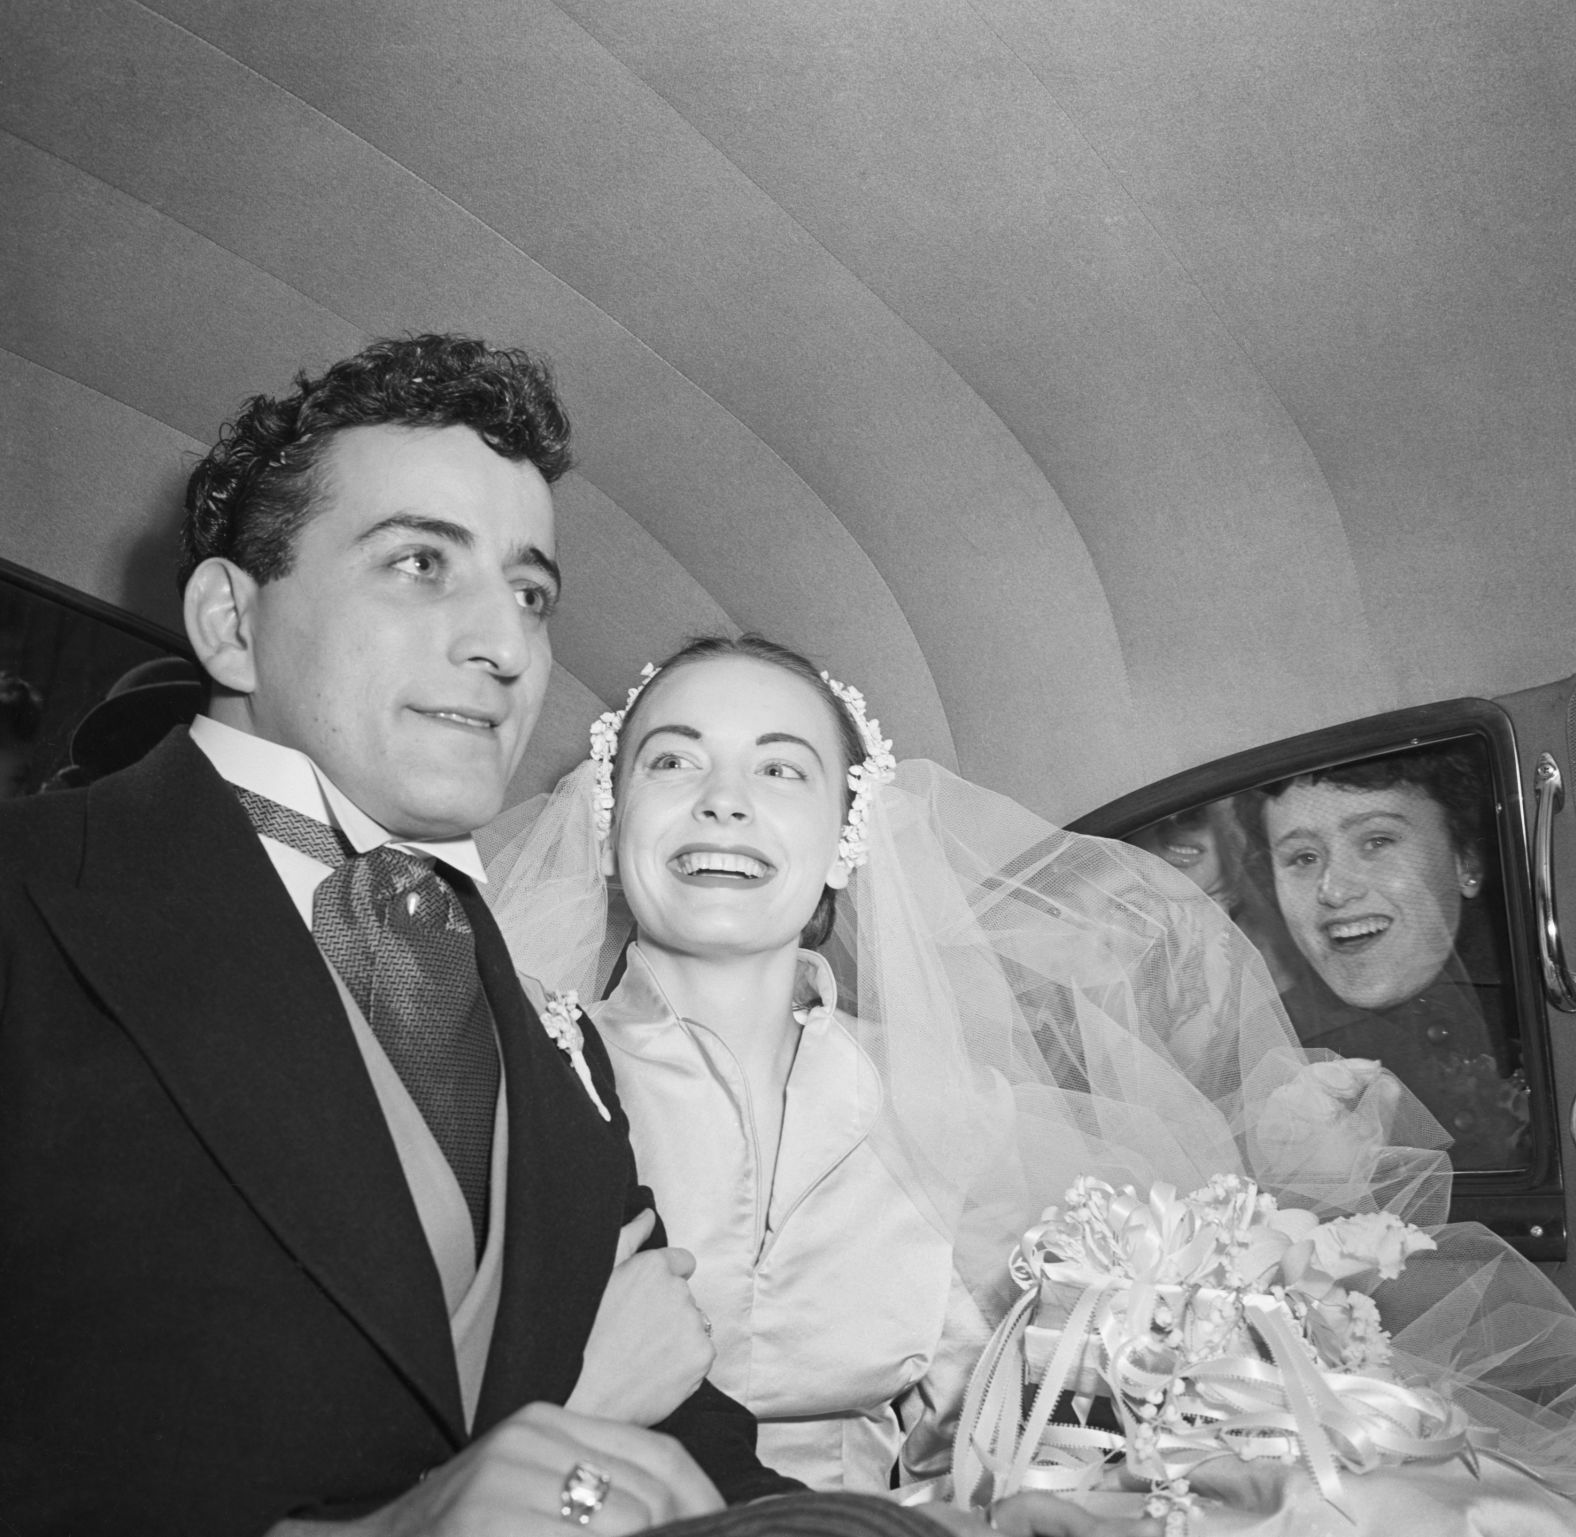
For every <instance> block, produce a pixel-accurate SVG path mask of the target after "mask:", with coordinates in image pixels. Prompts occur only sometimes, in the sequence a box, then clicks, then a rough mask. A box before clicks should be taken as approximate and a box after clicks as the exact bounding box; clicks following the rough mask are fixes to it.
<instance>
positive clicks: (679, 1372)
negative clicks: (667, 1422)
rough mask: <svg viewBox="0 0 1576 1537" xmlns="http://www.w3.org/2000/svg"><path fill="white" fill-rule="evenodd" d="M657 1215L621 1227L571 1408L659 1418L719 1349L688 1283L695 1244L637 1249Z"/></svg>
mask: <svg viewBox="0 0 1576 1537" xmlns="http://www.w3.org/2000/svg"><path fill="white" fill-rule="evenodd" d="M656 1220H657V1219H656V1213H655V1212H653V1211H651V1210H649V1209H648V1210H646V1211H643V1212H641V1214H640V1215H639V1216H638V1217H636V1218H634V1219H633V1220H632V1221H630V1222H627V1223H625V1225H624V1229H623V1231H622V1232H621V1233H620V1234H619V1237H618V1252H617V1254H616V1255H615V1257H614V1261H613V1273H612V1275H611V1276H609V1277H608V1282H607V1287H606V1289H605V1290H604V1291H603V1293H602V1302H601V1305H600V1306H599V1307H598V1308H597V1312H596V1322H595V1323H593V1324H592V1326H591V1337H590V1338H589V1339H588V1340H587V1341H586V1348H585V1357H584V1362H583V1364H582V1366H581V1368H580V1378H579V1380H578V1381H577V1382H576V1383H575V1390H574V1392H573V1393H571V1394H570V1395H569V1399H568V1402H567V1404H566V1406H565V1407H567V1408H570V1409H573V1410H576V1411H577V1412H579V1413H581V1414H594V1415H600V1416H603V1417H605V1418H607V1419H612V1420H623V1421H624V1422H625V1423H626V1424H630V1425H655V1424H656V1423H657V1421H658V1420H661V1419H665V1418H667V1416H668V1415H670V1414H671V1413H672V1412H673V1411H674V1410H675V1409H677V1408H678V1406H679V1405H680V1404H681V1403H683V1402H684V1400H685V1399H686V1398H688V1397H689V1396H690V1394H691V1393H693V1392H694V1391H695V1389H696V1388H698V1387H699V1386H700V1384H701V1381H702V1379H703V1378H704V1377H705V1375H706V1373H707V1372H708V1371H710V1369H711V1363H712V1361H713V1360H714V1359H715V1358H716V1352H715V1351H714V1350H713V1349H712V1348H711V1339H710V1336H709V1335H708V1333H707V1329H706V1319H705V1315H704V1314H702V1312H701V1310H700V1309H699V1308H698V1307H696V1305H695V1299H694V1298H693V1297H692V1296H691V1295H690V1289H689V1277H690V1276H691V1275H693V1274H694V1272H695V1256H694V1255H693V1254H691V1253H690V1252H689V1250H688V1249H672V1248H669V1249H647V1250H646V1251H645V1252H644V1253H640V1252H638V1251H639V1250H640V1246H641V1244H643V1243H644V1242H645V1241H646V1239H647V1238H649V1237H650V1236H651V1230H652V1228H653V1226H654V1225H655V1224H656Z"/></svg>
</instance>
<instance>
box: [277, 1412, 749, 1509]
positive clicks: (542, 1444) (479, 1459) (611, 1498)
mask: <svg viewBox="0 0 1576 1537" xmlns="http://www.w3.org/2000/svg"><path fill="white" fill-rule="evenodd" d="M581 1463H585V1464H588V1465H589V1467H590V1468H591V1469H593V1470H597V1471H600V1472H601V1473H603V1474H606V1475H608V1476H609V1477H610V1478H611V1483H609V1484H608V1485H607V1489H606V1492H605V1494H604V1495H603V1496H602V1499H601V1503H600V1505H599V1506H598V1507H597V1508H596V1510H595V1512H594V1516H595V1525H594V1528H593V1530H594V1531H595V1532H596V1533H597V1537H625V1534H626V1533H630V1532H643V1531H645V1530H646V1528H647V1527H650V1526H659V1525H661V1524H662V1523H664V1522H667V1521H679V1520H684V1519H687V1518H688V1517H690V1516H703V1515H709V1514H711V1513H712V1512H713V1511H718V1510H721V1509H722V1498H721V1496H720V1495H718V1493H717V1491H716V1489H715V1488H714V1487H713V1486H712V1483H711V1480H710V1479H708V1478H707V1477H706V1475H705V1474H704V1473H702V1472H701V1470H700V1469H699V1468H698V1467H696V1466H695V1464H694V1462H693V1461H691V1460H690V1455H689V1453H688V1452H686V1451H685V1450H684V1448H683V1447H682V1446H680V1445H679V1443H678V1442H677V1441H674V1440H672V1439H671V1438H670V1437H668V1436H663V1435H658V1434H657V1433H656V1432H655V1431H651V1430H642V1429H640V1428H638V1427H636V1426H633V1425H618V1424H614V1423H612V1422H611V1421H609V1420H594V1419H590V1418H588V1417H586V1416H585V1415H582V1414H572V1413H570V1411H569V1410H567V1409H560V1408H558V1407H556V1406H555V1405H553V1404H527V1405H526V1407H525V1408H523V1409H521V1410H519V1411H518V1412H517V1413H515V1414H513V1415H511V1416H510V1417H509V1418H508V1419H507V1420H505V1421H504V1422H503V1423H502V1424H501V1425H499V1426H498V1427H497V1428H496V1429H494V1430H493V1431H491V1432H490V1433H489V1434H488V1435H486V1436H484V1437H483V1438H482V1439H481V1440H480V1441H478V1442H477V1443H476V1444H475V1445H474V1446H471V1447H469V1448H467V1449H466V1450H465V1451H464V1452H462V1453H461V1454H460V1455H459V1456H458V1457H456V1458H454V1460H453V1461H452V1462H446V1463H445V1464H444V1465H443V1466H442V1467H441V1468H434V1469H433V1471H432V1472H431V1473H430V1474H429V1475H428V1476H427V1477H426V1478H424V1479H423V1480H422V1481H421V1482H420V1483H419V1484H417V1485H416V1487H415V1488H414V1489H412V1490H411V1491H410V1492H409V1493H408V1494H406V1495H404V1496H403V1497H402V1498H400V1499H398V1500H396V1501H395V1502H394V1503H393V1504H392V1505H385V1506H384V1507H383V1509H382V1510H380V1511H377V1512H376V1513H375V1514H373V1515H371V1516H366V1517H364V1518H362V1519H361V1520H359V1521H350V1522H345V1523H342V1524H336V1525H334V1526H332V1527H329V1526H324V1525H321V1524H318V1523H314V1522H294V1521H286V1522H284V1523H282V1524H281V1525H279V1526H276V1527H274V1528H273V1530H272V1531H271V1532H270V1533H269V1537H307V1534H308V1533H313V1534H325V1533H327V1532H330V1531H332V1532H333V1533H334V1534H335V1537H564V1534H565V1532H566V1531H573V1530H575V1527H574V1525H573V1524H572V1522H567V1521H566V1520H565V1519H564V1517H563V1514H562V1511H563V1503H564V1492H565V1482H566V1480H567V1479H568V1477H569V1475H570V1472H571V1471H572V1470H573V1469H574V1468H575V1467H576V1466H577V1465H578V1464H581Z"/></svg>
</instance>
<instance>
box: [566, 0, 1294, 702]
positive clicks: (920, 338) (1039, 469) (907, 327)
mask: <svg viewBox="0 0 1576 1537" xmlns="http://www.w3.org/2000/svg"><path fill="white" fill-rule="evenodd" d="M553 3H554V9H555V10H557V11H558V12H559V14H560V15H562V16H563V17H564V19H565V20H566V21H568V22H569V23H570V25H572V26H573V27H575V28H576V29H577V30H578V31H580V32H581V33H583V34H584V35H585V37H586V38H587V39H588V40H589V41H590V42H591V43H592V44H593V45H594V46H595V47H596V48H598V49H599V50H600V51H601V52H602V54H603V55H604V56H605V57H606V58H608V59H610V60H611V61H612V62H613V63H614V64H616V65H617V67H618V68H619V69H620V70H622V71H623V73H624V74H625V75H626V76H628V77H629V79H631V80H632V81H634V82H635V83H636V84H638V85H639V86H640V87H641V88H642V89H643V90H645V91H646V92H647V93H648V94H649V95H650V96H652V97H654V98H655V99H656V100H658V101H660V102H661V103H662V104H663V106H664V107H666V109H667V110H668V112H670V113H671V114H672V116H673V118H674V120H675V121H676V122H677V123H678V124H679V125H681V127H682V128H683V129H685V130H687V131H688V132H689V133H691V134H692V135H694V137H695V138H697V139H698V140H700V141H701V142H702V143H703V144H705V145H706V146H707V147H708V148H709V149H710V150H711V152H712V153H713V154H715V155H716V156H718V158H719V159H721V160H722V161H723V162H724V163H725V164H727V165H728V166H730V167H732V169H733V170H734V172H735V173H736V174H737V175H738V176H739V177H740V178H741V179H742V180H743V181H745V182H747V183H748V184H749V185H750V186H751V187H753V188H754V189H755V190H756V191H757V192H758V193H759V194H760V195H761V196H762V197H763V198H765V200H766V201H767V202H768V203H769V204H770V205H771V206H772V207H773V208H774V209H775V210H776V211H777V212H778V213H779V214H780V215H781V216H782V218H783V219H785V220H786V221H787V222H788V223H789V224H791V225H792V226H793V228H794V229H796V230H798V231H799V232H800V234H802V235H803V236H804V238H805V239H806V240H808V241H809V242H810V243H811V244H812V245H814V246H815V247H816V249H817V250H819V251H821V252H822V253H823V254H824V255H825V256H826V258H827V260H828V261H830V262H832V263H834V264H835V265H836V266H837V268H838V269H839V270H840V271H842V272H845V273H847V275H848V277H849V278H850V279H851V280H852V281H853V282H854V283H855V284H857V285H858V287H859V288H860V290H861V291H862V292H864V293H866V294H868V295H869V296H870V297H871V299H873V300H874V301H875V302H876V303H877V304H878V305H880V307H881V308H882V310H884V311H885V312H886V314H887V315H888V316H890V317H891V319H892V320H893V321H894V322H896V324H897V325H898V326H899V327H901V328H902V330H903V331H904V332H905V333H906V334H907V335H909V336H910V337H912V338H913V339H914V340H915V341H916V342H917V343H918V344H919V345H920V346H921V347H922V348H924V350H925V351H926V352H927V353H929V355H930V356H931V357H933V358H934V359H935V360H936V361H937V362H938V363H939V364H940V365H941V366H942V368H943V369H944V370H945V371H946V372H947V373H948V374H950V375H951V376H952V377H953V378H954V379H956V380H957V382H958V383H959V384H960V385H961V386H962V387H963V388H964V389H965V390H967V391H968V393H969V394H970V395H971V396H972V397H973V398H974V399H975V400H976V401H977V402H978V403H979V405H980V407H981V409H982V410H983V411H984V412H985V414H986V415H987V416H989V417H990V418H991V420H992V421H994V422H995V423H996V425H997V426H998V427H999V428H1000V429H1001V430H1002V432H1004V433H1005V434H1006V435H1007V438H1008V439H1009V440H1010V441H1011V442H1012V443H1013V444H1015V445H1016V447H1017V449H1018V451H1019V453H1020V454H1022V456H1023V458H1024V460H1025V461H1026V462H1027V463H1028V464H1029V465H1031V466H1032V467H1033V469H1034V472H1035V474H1036V475H1037V476H1038V477H1039V479H1040V480H1041V481H1042V482H1043V483H1044V485H1045V488H1046V490H1047V491H1049V492H1050V494H1051V495H1052V497H1054V498H1055V501H1056V505H1057V506H1058V507H1060V508H1061V509H1062V512H1063V514H1064V516H1065V518H1066V522H1067V526H1068V528H1069V530H1070V531H1071V533H1072V534H1073V536H1074V537H1075V538H1076V539H1077V541H1078V544H1079V546H1080V548H1082V550H1083V552H1084V555H1085V557H1086V558H1087V560H1088V561H1089V569H1090V571H1091V572H1093V573H1094V575H1095V578H1096V580H1097V582H1098V583H1099V587H1100V594H1101V598H1102V600H1103V601H1104V603H1105V609H1106V614H1107V616H1108V617H1110V619H1111V633H1112V635H1113V636H1114V637H1115V640H1116V654H1117V657H1118V659H1119V661H1120V664H1121V673H1122V682H1123V685H1124V687H1125V689H1126V692H1127V697H1128V698H1129V699H1130V700H1131V699H1132V697H1133V689H1132V671H1131V669H1130V667H1129V665H1128V659H1127V652H1126V648H1125V644H1124V642H1123V640H1122V637H1121V635H1120V632H1119V631H1118V628H1117V625H1116V621H1115V612H1114V609H1113V608H1112V605H1111V598H1110V593H1109V590H1108V588H1107V585H1106V581H1105V578H1104V577H1103V576H1102V575H1101V573H1100V568H1099V564H1098V562H1096V560H1095V558H1094V554H1093V552H1092V551H1091V550H1090V548H1089V544H1088V541H1087V540H1086V539H1085V538H1084V534H1083V530H1082V529H1081V528H1079V526H1078V522H1077V519H1076V518H1074V517H1073V515H1072V512H1071V510H1070V509H1069V507H1068V505H1067V503H1066V501H1065V500H1064V499H1063V497H1062V494H1061V491H1060V489H1059V487H1058V486H1057V484H1056V481H1055V479H1054V478H1053V477H1052V475H1051V474H1050V472H1049V471H1048V470H1047V468H1046V466H1045V465H1043V464H1041V463H1040V461H1039V460H1038V459H1037V458H1036V457H1035V455H1034V453H1033V452H1032V451H1031V450H1030V448H1029V446H1028V445H1027V444H1026V443H1025V442H1024V441H1023V439H1022V438H1021V437H1020V436H1019V435H1018V432H1017V431H1016V429H1015V428H1014V427H1013V426H1012V424H1011V423H1010V422H1008V421H1007V420H1006V418H1005V417H1003V416H1002V414H1001V413H1000V412H999V411H998V410H997V409H996V407H995V405H994V404H993V403H992V401H991V400H990V398H989V397H988V396H986V395H984V394H982V393H981V392H980V390H979V387H978V386H977V385H976V384H975V383H974V381H973V380H972V379H970V378H969V377H968V375H967V374H965V373H964V372H963V371H962V370H961V369H960V368H959V367H958V366H957V365H956V364H955V363H954V362H953V360H952V359H951V358H950V357H948V356H947V354H946V352H945V351H944V350H943V349H942V348H940V347H939V346H937V344H936V343H935V342H933V341H932V340H931V339H930V338H929V337H928V336H926V335H925V334H924V332H923V331H920V330H919V329H918V328H917V327H916V326H915V325H914V324H913V323H912V322H911V321H910V320H909V319H908V318H907V317H906V316H905V315H903V314H902V313H901V312H900V311H899V310H897V309H895V308H894V307H893V306H892V304H891V303H890V302H888V300H887V299H886V298H885V296H884V295H883V294H882V293H881V291H880V289H879V288H876V287H874V286H873V285H872V284H871V283H870V282H869V281H868V280H867V279H866V278H864V277H863V276H862V275H861V274H859V273H858V272H856V271H854V269H853V268H852V267H850V266H849V265H848V264H847V263H846V262H845V261H843V259H842V258H841V257H840V256H838V254H837V253H836V252H835V251H833V250H832V249H831V247H829V246H828V245H827V244H826V243H825V242H824V241H823V240H822V239H821V238H820V236H818V235H817V234H816V233H815V232H814V231H813V230H811V229H809V228H808V227H807V226H806V225H804V224H803V223H801V222H800V220H799V219H797V218H796V217H795V216H794V215H793V214H792V213H790V212H789V210H788V209H786V208H785V207H783V205H782V204H781V203H779V202H778V201H777V199H776V198H775V197H773V196H772V194H771V193H770V192H768V191H767V190H766V188H765V187H763V186H762V185H761V184H760V182H758V181H757V180H756V179H755V178H754V177H753V176H751V175H750V173H749V172H748V171H746V170H745V169H744V167H743V166H741V165H740V164H739V163H738V162H737V161H736V160H734V159H733V157H732V156H731V155H729V154H728V153H727V151H726V150H724V149H723V148H722V147H721V146H720V145H719V144H717V142H716V141H715V140H714V139H712V138H711V137H710V136H709V135H707V134H705V133H703V132H702V131H701V130H700V129H699V128H698V127H696V125H695V124H694V123H692V122H691V121H690V120H689V118H687V117H686V116H685V115H684V114H683V112H682V111H680V109H679V108H678V106H677V105H675V103H674V102H673V101H672V100H670V99H669V97H668V96H666V95H665V94H664V93H663V92H662V91H660V90H658V89H657V87H656V86H654V85H652V84H651V83H650V82H649V81H647V80H646V79H645V78H644V77H643V76H641V75H640V74H638V73H637V72H636V71H635V70H634V69H632V68H631V67H630V66H629V65H628V64H626V63H625V62H624V60H623V59H621V58H620V57H619V56H618V55H617V54H616V53H614V52H613V51H612V49H610V48H609V47H607V45H606V44H604V43H603V42H602V41H601V39H600V38H598V37H597V36H596V34H595V33H593V32H592V31H590V29H589V28H588V27H587V26H586V25H585V23H583V22H582V21H581V20H580V19H579V18H578V17H576V16H573V15H571V14H570V13H569V12H567V11H565V10H564V8H563V6H562V5H560V4H558V3H557V0H553ZM1003 46H1006V45H1005V44H1004V45H1003ZM1009 51H1010V52H1013V56H1014V58H1017V54H1016V52H1015V51H1013V50H1011V49H1009ZM1019 62H1020V63H1022V60H1021V59H1020V60H1019ZM1025 67H1027V66H1025ZM1036 83H1039V82H1038V79H1036ZM1080 137H1082V135H1081V134H1080ZM1086 142H1087V141H1086ZM1103 163H1104V162H1102V164H1103ZM657 356H659V357H660V354H657ZM664 361H666V360H664ZM675 371H676V372H680V373H682V370H675ZM685 377H687V376H685ZM691 382H693V381H691ZM696 387H697V388H700V386H699V385H697V386H696ZM703 393H707V395H708V398H709V399H715V397H713V396H710V394H709V392H705V391H703ZM718 404H719V406H720V405H721V403H720V402H719V403H718ZM723 409H726V408H725V407H724V408H723ZM730 414H731V413H730ZM741 425H743V426H744V427H745V430H746V431H749V432H751V433H752V435H753V436H756V437H757V438H758V437H759V434H756V433H754V429H752V428H750V427H749V425H748V423H741ZM764 446H766V447H767V448H768V450H770V449H771V445H770V444H765V445H764ZM778 458H779V459H781V455H778ZM782 462H783V463H784V465H785V467H786V468H787V469H788V470H789V471H790V473H793V474H795V475H796V477H797V478H798V479H799V480H800V481H801V483H803V484H804V485H805V486H806V489H808V490H809V491H810V493H811V494H812V495H815V496H816V500H817V501H819V502H821V504H822V505H823V506H827V507H828V511H830V510H831V509H830V507H829V506H828V504H827V503H826V502H825V500H824V498H822V497H820V496H819V495H817V493H816V492H815V489H814V487H813V486H810V485H809V483H808V482H807V481H804V478H803V477H802V476H798V475H797V472H796V471H794V469H793V466H792V465H789V464H787V461H786V460H783V461H782ZM1320 474H1321V475H1322V474H1323V471H1322V469H1321V471H1320ZM838 521H839V522H841V521H842V520H841V519H839V520H838ZM844 527H845V528H846V525H844ZM848 532H849V537H850V538H851V539H853V540H854V542H855V543H856V544H858V543H859V540H858V536H857V535H855V534H854V533H853V531H852V530H849V531H848ZM860 548H861V549H863V548H864V547H863V545H860ZM866 559H869V554H868V552H866ZM890 590H891V589H890V588H888V591H890ZM893 601H894V602H896V601H897V595H896V594H895V593H894V594H893ZM897 606H898V611H899V612H900V613H901V612H902V605H901V604H900V603H899V604H898V605H897ZM905 623H906V616H905ZM910 633H911V634H912V630H910ZM927 670H928V668H927ZM932 682H934V679H932Z"/></svg>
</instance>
